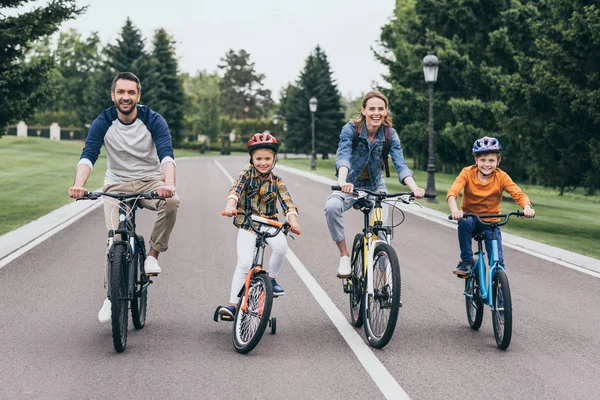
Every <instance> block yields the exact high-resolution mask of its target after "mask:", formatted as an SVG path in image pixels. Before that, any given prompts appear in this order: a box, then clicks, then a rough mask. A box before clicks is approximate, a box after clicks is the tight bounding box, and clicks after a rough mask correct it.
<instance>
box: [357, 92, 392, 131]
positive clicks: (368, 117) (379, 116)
mask: <svg viewBox="0 0 600 400" xmlns="http://www.w3.org/2000/svg"><path fill="white" fill-rule="evenodd" d="M361 113H362V114H363V115H364V116H365V122H366V123H367V129H368V130H369V131H370V132H373V131H377V130H378V129H379V128H380V127H381V125H382V124H383V120H384V118H385V116H386V115H387V113H388V109H387V106H386V105H385V101H383V100H382V99H380V98H379V97H371V98H370V99H369V100H367V103H366V104H365V107H364V108H363V109H362V110H361Z"/></svg>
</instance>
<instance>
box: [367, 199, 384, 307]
mask: <svg viewBox="0 0 600 400" xmlns="http://www.w3.org/2000/svg"><path fill="white" fill-rule="evenodd" d="M365 211H366V210H365ZM365 211H363V213H364V227H365V228H364V229H363V233H364V234H365V236H364V245H363V257H364V258H363V274H364V275H363V276H366V277H367V293H369V295H371V296H373V294H374V291H373V257H374V255H375V247H377V243H387V244H389V243H388V239H387V231H388V228H387V227H384V226H383V206H382V204H381V201H378V200H376V203H375V206H374V207H373V209H372V211H373V216H372V218H371V222H370V223H369V213H368V212H365ZM382 231H383V232H385V234H384V238H385V240H383V239H379V236H377V234H378V233H379V232H382ZM365 269H366V270H365Z"/></svg>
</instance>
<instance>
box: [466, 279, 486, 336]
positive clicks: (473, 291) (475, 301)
mask: <svg viewBox="0 0 600 400" xmlns="http://www.w3.org/2000/svg"><path fill="white" fill-rule="evenodd" d="M477 279H478V278H477V274H476V273H475V274H473V275H471V276H470V277H469V278H467V280H466V281H465V306H466V310H467V320H468V321H469V326H470V327H471V329H473V330H474V331H476V330H479V328H481V322H482V321H483V301H482V300H481V291H480V289H479V286H477Z"/></svg>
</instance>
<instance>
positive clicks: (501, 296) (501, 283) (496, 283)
mask: <svg viewBox="0 0 600 400" xmlns="http://www.w3.org/2000/svg"><path fill="white" fill-rule="evenodd" d="M492 305H493V307H494V308H493V309H492V324H493V326H494V336H495V337H496V344H497V345H498V347H499V348H501V349H502V350H506V349H507V348H508V346H509V345H510V339H511V337H512V299H511V297H510V287H509V286H508V277H507V276H506V272H504V271H503V270H497V271H496V273H495V274H494V279H493V280H492Z"/></svg>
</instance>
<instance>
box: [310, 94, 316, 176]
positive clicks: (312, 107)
mask: <svg viewBox="0 0 600 400" xmlns="http://www.w3.org/2000/svg"><path fill="white" fill-rule="evenodd" d="M317 103H318V101H317V98H316V97H311V98H310V100H309V101H308V108H309V109H310V115H311V117H312V143H311V158H310V169H311V170H313V171H314V170H316V169H317V153H315V113H316V112H317Z"/></svg>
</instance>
